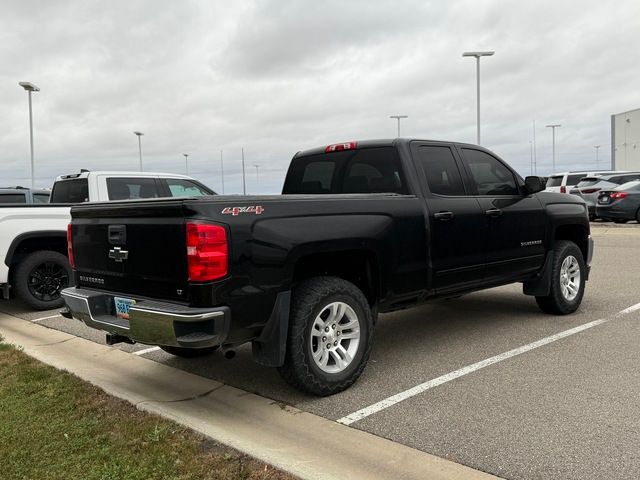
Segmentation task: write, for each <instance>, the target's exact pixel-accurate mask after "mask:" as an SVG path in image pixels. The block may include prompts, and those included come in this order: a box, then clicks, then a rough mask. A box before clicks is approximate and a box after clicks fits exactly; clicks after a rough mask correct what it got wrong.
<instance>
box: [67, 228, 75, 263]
mask: <svg viewBox="0 0 640 480" xmlns="http://www.w3.org/2000/svg"><path fill="white" fill-rule="evenodd" d="M67 257H69V265H71V268H73V269H74V270H75V269H76V260H75V258H73V235H72V234H71V224H69V225H67Z"/></svg>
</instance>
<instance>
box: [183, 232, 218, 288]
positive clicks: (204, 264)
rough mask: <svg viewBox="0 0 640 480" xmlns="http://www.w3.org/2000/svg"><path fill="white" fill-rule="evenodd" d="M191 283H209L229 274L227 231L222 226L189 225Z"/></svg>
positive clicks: (188, 249) (188, 241) (188, 259)
mask: <svg viewBox="0 0 640 480" xmlns="http://www.w3.org/2000/svg"><path fill="white" fill-rule="evenodd" d="M186 227H187V230H186V235H187V263H188V272H189V281H190V282H209V281H211V280H216V279H218V278H222V277H224V276H225V275H226V274H227V263H228V261H227V259H228V247H227V231H226V230H225V229H224V227H221V226H220V225H210V224H207V223H187V224H186Z"/></svg>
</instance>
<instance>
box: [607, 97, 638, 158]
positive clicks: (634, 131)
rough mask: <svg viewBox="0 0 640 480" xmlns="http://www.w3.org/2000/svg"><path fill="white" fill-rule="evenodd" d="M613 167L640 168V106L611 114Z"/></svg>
mask: <svg viewBox="0 0 640 480" xmlns="http://www.w3.org/2000/svg"><path fill="white" fill-rule="evenodd" d="M611 167H612V168H613V169H614V170H640V108H636V109H635V110H629V111H628V112H623V113H617V114H615V115H611Z"/></svg>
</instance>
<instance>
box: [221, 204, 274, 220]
mask: <svg viewBox="0 0 640 480" xmlns="http://www.w3.org/2000/svg"><path fill="white" fill-rule="evenodd" d="M262 212H264V208H262V205H255V206H253V205H252V206H250V207H226V208H225V209H224V210H222V214H223V215H233V216H234V217H237V216H238V215H240V214H241V213H255V214H256V215H261V214H262Z"/></svg>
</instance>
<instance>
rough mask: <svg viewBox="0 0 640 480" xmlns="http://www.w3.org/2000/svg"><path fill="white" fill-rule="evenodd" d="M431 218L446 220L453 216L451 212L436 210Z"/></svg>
mask: <svg viewBox="0 0 640 480" xmlns="http://www.w3.org/2000/svg"><path fill="white" fill-rule="evenodd" d="M433 218H435V219H436V220H440V221H442V222H447V221H449V220H451V219H452V218H453V212H438V213H434V214H433Z"/></svg>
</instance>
